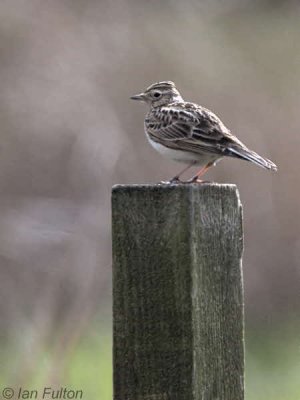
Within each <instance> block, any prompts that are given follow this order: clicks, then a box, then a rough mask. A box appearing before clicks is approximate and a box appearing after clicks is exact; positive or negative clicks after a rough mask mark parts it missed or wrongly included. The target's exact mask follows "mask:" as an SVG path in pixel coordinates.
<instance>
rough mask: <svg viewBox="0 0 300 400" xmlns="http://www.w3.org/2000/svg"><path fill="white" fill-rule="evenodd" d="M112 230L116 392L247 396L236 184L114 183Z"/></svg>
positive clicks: (195, 399) (176, 397)
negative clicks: (129, 184)
mask: <svg viewBox="0 0 300 400" xmlns="http://www.w3.org/2000/svg"><path fill="white" fill-rule="evenodd" d="M112 237H113V325H114V349H113V364H114V365H113V367H114V399H115V400H242V399H244V338H243V284H242V269H241V256H242V249H243V233H242V209H241V203H240V201H239V195H238V191H237V189H236V186H235V185H227V184H226V185H219V184H214V183H209V184H179V185H164V184H158V185H132V186H121V185H120V186H115V187H114V188H113V192H112Z"/></svg>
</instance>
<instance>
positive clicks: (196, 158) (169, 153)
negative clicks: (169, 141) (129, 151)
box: [146, 132, 218, 165]
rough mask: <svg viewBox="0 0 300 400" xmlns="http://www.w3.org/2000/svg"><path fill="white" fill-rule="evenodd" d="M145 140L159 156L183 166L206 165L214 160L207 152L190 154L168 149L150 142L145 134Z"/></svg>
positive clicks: (213, 155)
mask: <svg viewBox="0 0 300 400" xmlns="http://www.w3.org/2000/svg"><path fill="white" fill-rule="evenodd" d="M146 136H147V139H148V141H149V143H150V144H151V146H152V147H153V148H154V149H155V150H157V151H158V152H159V153H160V154H162V155H163V156H165V157H168V158H170V159H172V160H174V161H177V162H182V163H185V164H191V163H192V162H195V163H196V164H197V165H206V164H208V163H209V162H210V161H214V160H215V159H216V158H218V157H216V155H215V154H211V153H207V152H203V153H202V152H201V153H200V152H199V153H192V152H188V151H182V150H175V149H171V148H169V147H166V146H163V145H162V144H160V143H157V142H155V141H154V140H152V139H151V138H150V137H149V135H148V134H147V132H146Z"/></svg>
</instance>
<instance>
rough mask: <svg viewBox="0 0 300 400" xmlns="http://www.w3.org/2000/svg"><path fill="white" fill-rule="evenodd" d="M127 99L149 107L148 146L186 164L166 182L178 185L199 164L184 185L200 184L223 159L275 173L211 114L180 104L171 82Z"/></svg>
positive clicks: (194, 105) (182, 101)
mask: <svg viewBox="0 0 300 400" xmlns="http://www.w3.org/2000/svg"><path fill="white" fill-rule="evenodd" d="M131 99H133V100H141V101H143V102H145V103H147V104H148V105H149V106H150V110H149V112H148V113H147V115H146V118H145V133H146V136H147V138H148V140H149V142H150V144H151V145H152V146H153V147H154V148H155V149H156V150H157V151H159V152H160V153H161V154H163V155H165V156H167V157H169V158H171V159H173V160H175V161H179V162H183V163H186V164H187V166H186V167H185V168H184V169H183V170H182V171H180V173H179V174H177V175H176V176H174V178H173V179H171V180H170V182H178V181H179V178H180V176H181V175H182V174H183V173H184V172H185V171H187V170H188V169H189V168H190V167H192V166H194V165H200V166H201V169H200V171H199V172H198V173H197V174H196V175H195V176H194V177H193V178H192V179H190V180H189V181H188V182H201V180H200V177H201V176H202V175H203V174H204V173H205V172H206V171H207V170H208V168H210V167H211V166H213V165H215V164H216V162H217V161H219V160H221V159H222V158H223V157H225V156H227V157H234V158H240V159H242V160H246V161H251V162H253V163H254V164H257V165H259V166H260V167H263V168H266V169H270V170H273V171H276V170H277V167H276V165H275V164H274V163H273V162H272V161H270V160H268V159H266V158H263V157H261V156H260V155H258V154H257V153H255V152H254V151H252V150H250V149H248V148H247V147H246V146H245V145H244V144H243V143H242V142H241V141H240V140H239V139H238V138H237V137H235V136H234V135H233V134H232V133H231V132H230V130H229V129H228V128H226V126H225V125H224V124H223V122H222V121H221V120H220V118H218V117H217V116H216V115H215V114H214V113H213V112H212V111H210V110H208V109H207V108H204V107H202V106H200V105H198V104H195V103H189V102H186V101H184V100H183V98H182V97H181V95H180V93H179V91H178V90H177V89H176V86H175V84H174V83H173V82H171V81H163V82H158V83H154V84H153V85H151V86H149V87H148V88H147V89H146V90H145V91H144V92H143V93H140V94H137V95H135V96H132V97H131Z"/></svg>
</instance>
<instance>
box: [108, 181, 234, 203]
mask: <svg viewBox="0 0 300 400" xmlns="http://www.w3.org/2000/svg"><path fill="white" fill-rule="evenodd" d="M208 187H209V188H217V189H222V190H224V189H229V190H233V191H236V192H237V193H238V188H237V186H236V185H235V184H234V183H217V182H205V183H201V184H199V183H134V184H120V183H118V184H116V185H113V186H112V192H113V193H114V192H119V191H121V192H122V191H127V190H143V191H145V190H147V189H148V190H153V189H154V190H157V189H162V190H163V189H173V190H174V189H177V188H178V189H180V190H182V189H187V190H190V189H193V190H195V189H199V190H201V189H205V188H206V189H207V188H208ZM238 199H239V200H240V198H239V195H238Z"/></svg>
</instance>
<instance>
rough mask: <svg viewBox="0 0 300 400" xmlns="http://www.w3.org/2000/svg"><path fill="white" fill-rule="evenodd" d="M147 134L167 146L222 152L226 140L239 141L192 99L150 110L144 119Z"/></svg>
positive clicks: (197, 150)
mask: <svg viewBox="0 0 300 400" xmlns="http://www.w3.org/2000/svg"><path fill="white" fill-rule="evenodd" d="M145 127H146V130H147V133H148V135H149V136H150V138H151V139H152V140H154V141H156V142H158V143H161V144H163V145H165V146H167V147H172V148H179V149H181V150H186V151H192V152H195V153H197V152H203V151H207V152H211V153H216V154H220V155H222V154H224V152H225V151H226V148H227V143H228V142H230V143H233V142H234V143H236V144H237V145H243V144H242V143H241V142H240V141H239V140H238V139H237V138H235V136H233V135H232V134H231V133H230V131H229V130H228V129H227V128H226V127H225V125H224V124H223V123H222V121H221V120H220V119H219V118H218V117H217V116H216V115H215V114H213V113H212V112H211V111H209V110H207V109H206V108H204V107H200V106H198V105H196V104H193V103H181V104H177V105H173V106H172V105H170V106H166V107H162V108H160V109H158V110H155V109H154V110H152V111H151V112H150V113H149V114H148V115H147V117H146V119H145Z"/></svg>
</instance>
